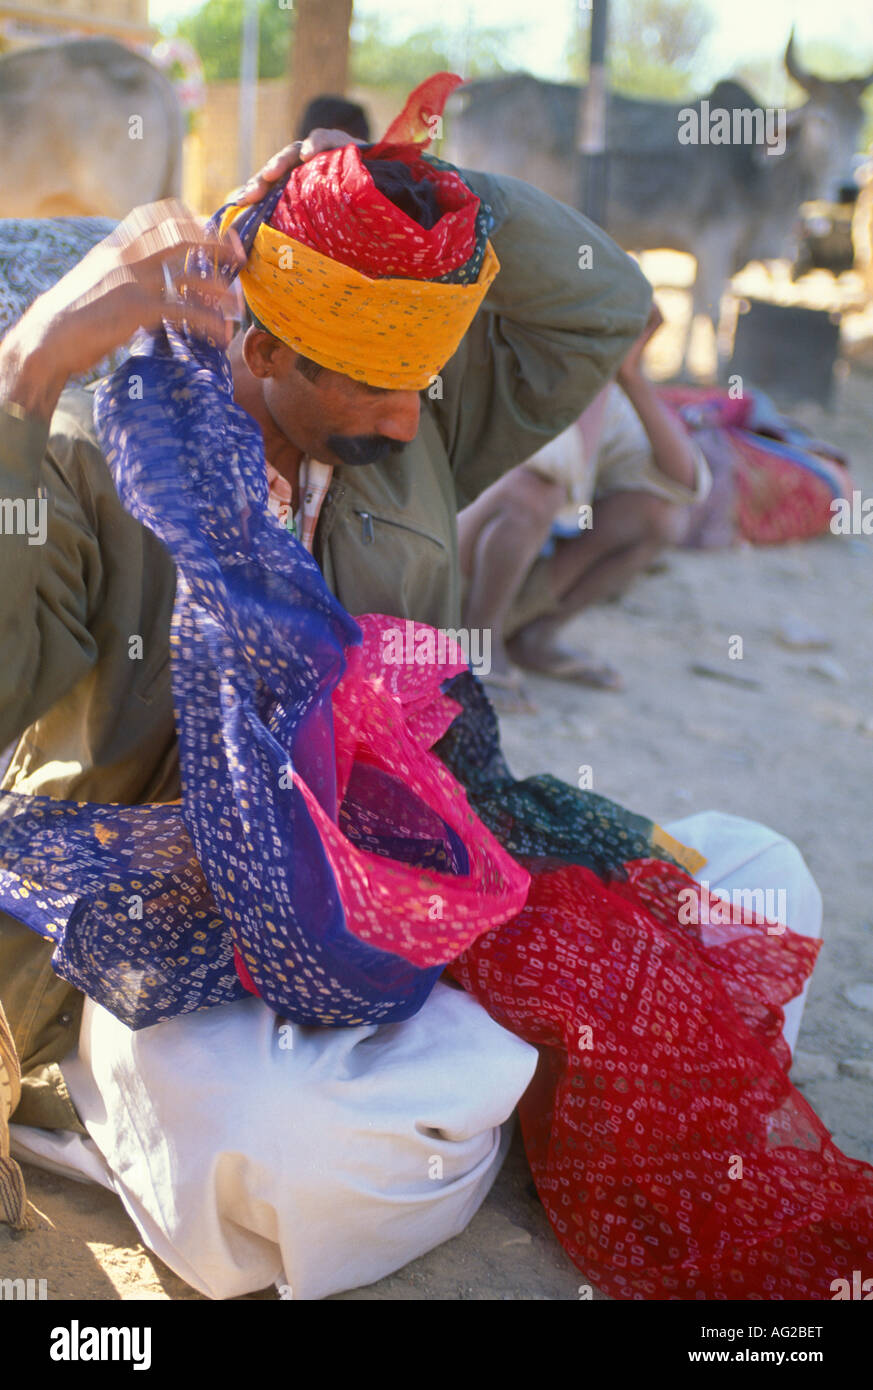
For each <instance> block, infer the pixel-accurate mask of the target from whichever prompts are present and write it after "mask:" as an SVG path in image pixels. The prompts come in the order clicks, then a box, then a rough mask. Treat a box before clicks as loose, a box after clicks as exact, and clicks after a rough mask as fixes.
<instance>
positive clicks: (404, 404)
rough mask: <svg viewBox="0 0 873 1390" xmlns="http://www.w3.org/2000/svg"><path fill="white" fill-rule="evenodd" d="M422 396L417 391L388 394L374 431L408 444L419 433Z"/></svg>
mask: <svg viewBox="0 0 873 1390" xmlns="http://www.w3.org/2000/svg"><path fill="white" fill-rule="evenodd" d="M420 415H421V397H420V396H419V394H418V392H417V391H392V392H391V395H390V397H388V396H386V397H385V401H384V404H383V405H382V409H381V411H380V413H379V419H378V420H377V422H376V426H375V430H374V433H376V434H382V435H384V436H385V437H386V439H397V440H399V441H400V442H401V443H403V444H408V443H409V442H410V440H412V439H414V438H415V436H416V435H417V434H418V422H419V417H420Z"/></svg>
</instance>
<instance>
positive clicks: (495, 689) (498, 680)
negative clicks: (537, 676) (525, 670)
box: [479, 666, 539, 714]
mask: <svg viewBox="0 0 873 1390" xmlns="http://www.w3.org/2000/svg"><path fill="white" fill-rule="evenodd" d="M479 679H480V681H481V683H482V685H483V687H484V689H485V694H486V695H487V696H488V699H489V700H490V701H491V703H492V705H493V706H494V708H495V709H496V711H497V713H498V714H537V713H538V712H539V711H538V710H537V707H536V705H535V704H534V703H533V701H532V700H531V698H530V696H529V695H528V693H527V690H526V689H525V684H524V680H523V678H522V674H521V672H520V671H519V670H517V669H516V668H515V667H514V666H510V667H508V669H507V670H505V671H490V672H489V673H488V675H487V676H480V677H479Z"/></svg>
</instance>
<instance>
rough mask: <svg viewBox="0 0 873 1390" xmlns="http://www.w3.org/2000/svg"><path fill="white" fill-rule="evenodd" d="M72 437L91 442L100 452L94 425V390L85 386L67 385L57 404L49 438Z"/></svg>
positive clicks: (83, 441) (71, 438)
mask: <svg viewBox="0 0 873 1390" xmlns="http://www.w3.org/2000/svg"><path fill="white" fill-rule="evenodd" d="M56 438H57V439H65V438H66V439H70V440H76V441H81V442H82V443H85V444H89V445H90V446H91V447H92V448H94V449H96V450H97V451H98V452H100V445H99V443H98V440H97V431H96V429H95V427H94V392H93V390H88V389H87V388H86V387H84V386H67V387H66V389H65V390H63V391H62V392H61V394H60V397H59V399H58V403H57V405H56V406H55V410H54V414H53V415H52V420H51V427H50V429H49V440H50V441H51V440H53V439H56Z"/></svg>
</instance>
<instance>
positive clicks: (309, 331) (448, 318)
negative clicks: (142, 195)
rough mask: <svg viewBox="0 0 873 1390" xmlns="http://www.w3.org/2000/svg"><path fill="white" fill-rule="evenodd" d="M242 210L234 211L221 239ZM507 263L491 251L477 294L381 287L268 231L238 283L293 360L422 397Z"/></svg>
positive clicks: (415, 283)
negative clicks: (304, 359) (295, 355)
mask: <svg viewBox="0 0 873 1390" xmlns="http://www.w3.org/2000/svg"><path fill="white" fill-rule="evenodd" d="M240 211H242V209H241V207H229V208H227V210H226V211H225V213H224V216H223V217H222V219H221V231H222V233H223V232H224V231H225V230H226V229H227V227H228V226H229V225H230V223H231V222H232V221H233V219H234V217H235V216H236V215H237V214H238V213H239V212H240ZM499 269H500V262H499V261H498V259H497V256H496V254H495V251H494V248H493V247H492V245H491V243H490V241H489V242H488V244H487V246H486V248H485V256H484V258H483V261H482V267H481V269H480V271H479V278H478V279H477V280H476V282H475V284H472V285H463V284H446V283H444V282H436V281H432V280H412V279H399V278H397V279H394V278H388V279H378V280H371V279H370V278H369V277H368V276H366V275H361V274H360V273H359V272H358V271H356V270H352V269H351V268H350V267H349V266H346V265H342V264H340V263H339V262H338V261H332V260H330V258H329V257H327V256H322V255H321V254H320V252H318V251H312V250H310V248H309V247H308V246H304V245H302V243H301V242H299V241H295V240H293V238H291V237H289V236H286V235H285V234H284V233H283V232H278V231H276V230H275V228H273V227H270V226H268V225H267V224H266V223H264V224H262V225H261V226H260V227H259V229H258V232H257V235H256V236H255V240H254V245H253V247H252V249H251V251H250V252H249V257H248V261H247V263H246V265H245V268H244V269H243V270H242V271H241V272H240V282H241V284H242V288H243V293H244V295H245V297H246V303H247V304H248V306H249V308H250V309H251V311H252V313H253V314H254V315H255V317H256V318H258V319H259V320H260V322H261V323H262V324H263V325H264V327H265V328H268V329H269V330H270V332H271V333H274V334H275V336H276V337H277V338H280V339H281V340H282V342H283V343H287V344H288V346H289V347H291V348H293V349H294V350H295V352H300V353H302V354H303V356H304V357H309V358H311V359H312V361H313V362H317V363H318V364H319V365H320V366H322V367H329V368H330V369H331V371H334V372H342V373H343V375H344V376H349V377H353V378H354V380H355V381H363V382H366V384H367V385H368V386H383V387H386V388H387V389H388V390H391V391H421V390H423V389H424V388H425V387H427V386H429V385H430V384H431V382H432V381H433V378H434V377H435V376H436V375H437V374H438V372H439V371H440V369H441V368H442V367H444V366H445V364H446V362H448V360H449V358H450V357H451V356H452V353H453V352H454V351H455V349H456V348H457V347H458V344H459V343H460V341H461V339H462V338H463V336H464V334H465V333H466V331H467V329H468V328H469V327H470V324H471V323H472V321H473V318H474V316H475V314H476V310H477V309H478V308H479V305H480V304H481V303H482V300H483V299H484V297H485V294H486V292H487V290H488V286H489V285H490V284H491V281H492V280H493V279H494V277H495V275H496V274H497V272H498V270H499Z"/></svg>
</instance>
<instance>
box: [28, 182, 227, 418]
mask: <svg viewBox="0 0 873 1390" xmlns="http://www.w3.org/2000/svg"><path fill="white" fill-rule="evenodd" d="M195 250H203V251H205V252H206V253H207V257H208V261H209V263H210V266H211V273H210V274H208V275H207V276H206V278H201V277H200V275H199V273H198V272H194V273H191V272H189V271H186V268H185V262H186V258H187V256H188V253H189V252H191V251H195ZM244 260H245V255H244V252H243V249H242V245H241V243H240V241H239V238H238V237H237V235H236V233H235V232H233V231H230V232H228V234H227V236H226V237H224V238H222V239H218V238H216V237H214V236H209V235H207V233H206V232H205V230H204V228H203V226H202V224H201V223H200V221H199V220H198V219H197V218H196V217H195V216H194V215H193V213H191V212H190V211H189V210H188V209H187V208H186V207H185V206H184V205H183V204H182V203H180V202H177V201H176V200H175V199H166V200H165V201H163V202H160V203H150V204H148V205H146V206H145V207H141V208H135V209H134V211H133V212H131V213H130V214H129V215H128V216H127V217H125V218H124V220H123V221H122V222H120V223H119V225H118V226H117V227H116V228H115V230H114V231H113V232H111V233H110V235H109V236H108V237H106V239H105V240H104V241H101V242H100V243H99V244H98V245H97V246H95V247H94V248H93V250H91V251H89V252H88V254H87V256H85V257H84V259H83V260H81V261H80V262H79V264H78V265H77V266H74V267H73V269H72V270H71V271H70V272H69V273H68V274H67V275H65V276H64V277H63V279H61V280H59V281H58V283H57V284H56V285H53V286H52V288H51V289H50V290H48V291H47V292H46V293H45V294H43V295H41V296H40V298H39V299H37V300H36V301H35V302H34V303H33V304H32V305H31V307H30V308H29V309H28V311H27V313H26V314H24V316H23V317H22V318H21V319H20V320H19V322H18V323H17V324H16V325H15V326H14V327H13V328H12V329H11V330H10V332H9V333H8V334H7V335H6V337H5V338H4V340H3V342H2V344H0V401H6V402H7V403H11V404H17V405H18V406H19V407H20V408H21V409H23V410H24V411H26V412H28V413H33V414H37V415H42V416H44V417H46V418H47V417H49V416H50V415H51V413H52V411H53V410H54V407H55V405H56V403H57V398H58V396H59V395H60V393H61V391H62V390H63V388H64V385H65V383H66V381H67V379H68V377H70V376H72V375H73V374H75V373H77V372H83V371H87V370H88V369H89V368H90V367H93V366H94V365H95V364H96V363H97V362H99V361H100V359H101V358H102V357H105V356H106V355H107V353H110V352H112V351H114V350H115V349H116V348H118V347H121V346H122V345H123V344H124V343H126V342H127V341H128V340H129V339H130V338H131V337H132V336H133V334H134V333H135V332H136V331H137V329H139V328H146V329H155V328H157V327H158V326H159V325H160V323H161V321H162V320H163V321H166V322H168V323H177V324H181V323H186V324H187V325H188V327H189V328H190V329H191V331H192V332H194V333H196V334H198V335H199V336H201V337H209V338H214V339H215V340H216V341H218V342H221V343H224V341H225V318H224V315H223V314H222V311H221V301H222V300H223V299H224V297H225V295H226V293H227V284H226V278H225V277H223V276H222V274H221V269H222V267H236V266H239V265H241V264H242V263H243V262H244ZM165 268H166V269H165ZM170 285H172V287H173V291H174V293H173V294H170V292H169V286H170Z"/></svg>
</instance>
